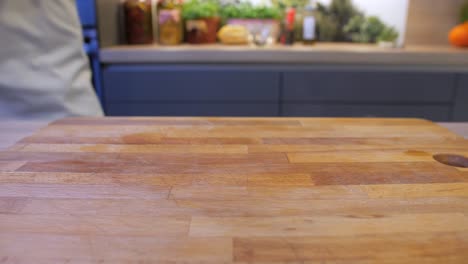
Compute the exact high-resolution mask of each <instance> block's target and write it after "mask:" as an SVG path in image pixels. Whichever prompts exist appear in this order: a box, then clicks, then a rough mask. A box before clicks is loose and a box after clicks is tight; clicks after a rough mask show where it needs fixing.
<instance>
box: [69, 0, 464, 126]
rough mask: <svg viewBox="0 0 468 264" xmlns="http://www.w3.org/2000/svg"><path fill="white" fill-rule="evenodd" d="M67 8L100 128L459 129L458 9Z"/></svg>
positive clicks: (127, 4)
mask: <svg viewBox="0 0 468 264" xmlns="http://www.w3.org/2000/svg"><path fill="white" fill-rule="evenodd" d="M76 6H77V10H78V13H79V18H80V21H81V31H82V33H83V47H84V50H85V52H86V54H87V57H88V59H89V62H90V66H91V68H92V78H93V79H92V81H93V87H94V89H95V91H96V94H97V96H98V97H99V101H100V103H101V104H102V107H103V110H104V112H105V114H106V115H108V116H284V117H288V116H302V117H334V116H339V117H418V118H427V119H430V120H433V121H445V122H447V121H468V51H467V49H466V47H467V46H468V24H466V23H465V21H468V2H467V1H465V0H444V1H439V0H319V1H313V0H312V1H310V0H271V1H270V0H250V1H248V0H244V1H238V0H184V1H182V0H159V1H156V0H76ZM464 23H465V24H464Z"/></svg>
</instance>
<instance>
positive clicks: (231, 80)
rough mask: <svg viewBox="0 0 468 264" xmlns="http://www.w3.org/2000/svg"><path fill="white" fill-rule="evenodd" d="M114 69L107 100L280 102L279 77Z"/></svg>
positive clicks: (108, 74)
mask: <svg viewBox="0 0 468 264" xmlns="http://www.w3.org/2000/svg"><path fill="white" fill-rule="evenodd" d="M168 68H169V69H164V68H163V67H152V66H147V67H144V66H139V67H138V66H114V67H110V68H107V69H106V70H105V71H104V85H105V91H106V99H107V100H108V101H110V102H128V101H188V102H197V101H198V102H206V101H212V102H213V101H231V102H235V101H242V102H246V101H249V102H262V101H264V102H275V103H276V102H278V101H279V85H280V83H279V73H276V72H268V71H261V70H259V71H255V70H254V71H252V70H245V71H243V70H240V69H239V68H236V69H234V70H233V69H229V68H226V69H225V68H222V67H220V68H217V67H214V66H213V67H210V68H204V67H202V66H197V67H192V68H187V67H182V68H177V67H174V66H173V67H168Z"/></svg>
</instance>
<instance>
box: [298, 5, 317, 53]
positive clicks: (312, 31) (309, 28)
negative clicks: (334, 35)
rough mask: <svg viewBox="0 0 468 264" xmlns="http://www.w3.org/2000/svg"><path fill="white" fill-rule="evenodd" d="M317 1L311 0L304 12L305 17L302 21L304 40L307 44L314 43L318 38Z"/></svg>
mask: <svg viewBox="0 0 468 264" xmlns="http://www.w3.org/2000/svg"><path fill="white" fill-rule="evenodd" d="M315 10H316V3H315V1H314V0H310V3H309V5H307V6H306V8H305V12H304V19H303V22H302V40H303V42H304V44H306V45H313V44H315V43H316V42H317V40H318V34H319V32H318V26H317V19H316V18H315Z"/></svg>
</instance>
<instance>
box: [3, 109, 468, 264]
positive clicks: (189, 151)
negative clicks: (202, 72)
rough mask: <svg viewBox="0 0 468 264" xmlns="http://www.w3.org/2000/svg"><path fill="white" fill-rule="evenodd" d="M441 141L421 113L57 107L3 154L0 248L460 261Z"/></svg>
mask: <svg viewBox="0 0 468 264" xmlns="http://www.w3.org/2000/svg"><path fill="white" fill-rule="evenodd" d="M440 153H446V154H458V155H464V156H468V141H467V140H466V139H463V138H462V137H460V136H458V135H456V134H454V133H452V132H450V131H449V130H448V129H446V128H444V127H440V126H437V125H435V124H433V123H431V122H429V121H425V120H420V119H332V118H324V119H311V118H173V117H169V118H105V119H102V118H73V119H63V120H59V121H56V122H54V123H52V124H50V125H49V126H47V127H45V128H42V129H40V130H39V131H37V132H36V133H34V135H32V136H29V137H26V138H24V139H23V140H21V141H20V142H18V143H17V144H16V145H14V146H12V147H10V148H9V149H8V150H6V151H3V152H0V212H1V213H0V259H1V260H7V261H9V260H11V261H12V262H14V263H51V262H53V263H63V262H71V263H97V262H102V263H126V262H132V263H133V262H134V263H150V262H151V263H152V262H157V263H188V264H190V263H213V264H214V263H238V264H240V263H252V264H255V263H286V262H287V263H322V262H343V263H383V262H385V263H422V262H424V263H446V262H447V261H448V262H450V263H465V262H466V259H467V258H468V251H467V250H466V249H467V248H468V215H467V212H468V203H467V201H468V200H467V199H468V170H467V168H457V167H453V166H448V165H444V164H442V163H439V162H437V161H435V160H434V158H433V155H435V154H440ZM442 160H443V161H444V162H447V161H450V159H449V158H444V159H442ZM452 161H453V160H452ZM458 161H459V163H460V162H461V163H460V164H462V165H467V164H466V163H465V162H466V161H464V160H463V159H458ZM467 166H468V165H467Z"/></svg>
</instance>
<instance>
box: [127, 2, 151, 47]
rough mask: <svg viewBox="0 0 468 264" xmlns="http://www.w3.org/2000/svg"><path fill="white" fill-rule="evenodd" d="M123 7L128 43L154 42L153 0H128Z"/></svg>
mask: <svg viewBox="0 0 468 264" xmlns="http://www.w3.org/2000/svg"><path fill="white" fill-rule="evenodd" d="M123 9H124V15H125V33H126V37H127V42H128V44H150V43H153V27H152V16H151V0H126V1H125V2H124V4H123Z"/></svg>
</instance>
